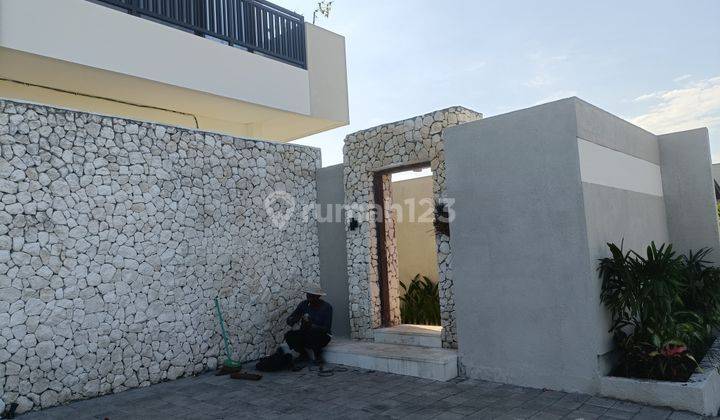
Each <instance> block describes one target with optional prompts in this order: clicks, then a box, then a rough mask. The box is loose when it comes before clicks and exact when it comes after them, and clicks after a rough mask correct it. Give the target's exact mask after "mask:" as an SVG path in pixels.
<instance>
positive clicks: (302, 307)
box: [285, 286, 332, 363]
mask: <svg viewBox="0 0 720 420" xmlns="http://www.w3.org/2000/svg"><path fill="white" fill-rule="evenodd" d="M304 292H305V296H306V299H305V300H304V301H302V302H300V304H299V305H298V306H297V308H295V310H294V311H293V313H292V314H290V316H289V317H288V318H287V324H288V325H289V326H293V325H295V324H297V323H298V322H300V329H298V330H292V331H288V332H287V333H286V334H285V341H286V342H287V344H288V346H289V347H290V348H291V349H293V350H294V351H296V352H298V353H299V354H300V356H299V357H298V358H297V361H307V360H310V356H309V355H308V352H307V351H308V350H312V352H313V355H314V356H315V361H316V362H318V363H321V362H322V357H321V355H322V349H323V348H324V347H325V346H327V345H328V343H329V342H330V339H331V338H332V335H331V332H330V328H331V326H332V305H330V304H329V303H327V302H325V301H324V300H322V297H323V296H325V294H326V293H325V292H324V291H323V290H322V289H321V288H319V287H314V286H311V287H308V288H306V289H305V290H304Z"/></svg>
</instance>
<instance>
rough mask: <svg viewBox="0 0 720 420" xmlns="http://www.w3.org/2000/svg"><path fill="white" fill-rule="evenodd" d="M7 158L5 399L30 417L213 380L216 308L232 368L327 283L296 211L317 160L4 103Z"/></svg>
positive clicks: (0, 388)
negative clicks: (154, 387) (181, 381)
mask: <svg viewBox="0 0 720 420" xmlns="http://www.w3.org/2000/svg"><path fill="white" fill-rule="evenodd" d="M0 151H1V153H0V398H2V399H3V400H4V401H5V402H6V403H9V402H14V401H17V402H18V403H19V404H20V411H25V410H28V409H31V408H33V407H49V406H52V405H56V404H58V403H62V402H65V401H69V400H73V399H81V398H87V397H92V396H96V395H99V394H105V393H110V392H118V391H122V390H124V389H127V388H134V387H140V386H147V385H150V384H152V383H156V382H160V381H164V380H169V379H175V378H177V377H180V376H184V375H190V374H193V373H197V372H200V371H203V370H205V369H208V368H214V367H215V366H216V364H217V363H218V360H219V359H221V358H224V357H225V356H224V352H223V351H222V350H220V335H219V329H218V324H217V322H216V319H215V314H214V306H213V298H215V297H216V296H219V297H220V303H221V305H222V307H223V309H224V315H225V317H226V323H227V324H228V330H229V333H230V338H231V341H232V343H233V347H234V350H235V356H236V357H237V358H240V359H244V360H251V359H256V358H258V357H260V356H263V355H265V354H267V353H268V352H269V351H271V350H273V349H274V347H275V346H276V344H277V343H278V342H279V341H280V339H281V338H282V331H283V328H284V323H283V322H282V321H283V320H284V318H285V316H286V314H287V310H288V309H289V308H292V307H294V305H295V304H296V303H297V301H298V299H299V298H300V295H301V294H300V293H299V292H300V289H301V288H302V287H303V286H304V285H306V284H308V283H318V282H319V272H318V271H319V266H318V237H317V225H316V223H315V222H314V221H312V220H310V221H308V220H305V218H304V217H303V214H302V212H300V211H297V210H298V209H300V208H302V207H303V206H307V205H314V204H315V200H316V184H315V174H316V170H317V168H318V166H319V161H320V156H319V151H318V150H317V149H313V148H308V147H303V146H297V145H291V144H277V143H269V142H262V141H253V140H245V139H238V138H232V137H228V136H222V135H219V134H213V133H204V132H199V131H193V130H187V129H180V128H176V127H167V126H162V125H156V124H152V123H145V122H137V121H130V120H126V119H120V118H111V117H105V116H99V115H92V114H87V113H81V112H75V111H69V110H63V109H55V108H50V107H46V106H41V105H32V104H25V103H18V102H13V101H9V100H0ZM267 208H271V209H272V210H271V211H267ZM283 216H286V217H283ZM278 220H279V222H278Z"/></svg>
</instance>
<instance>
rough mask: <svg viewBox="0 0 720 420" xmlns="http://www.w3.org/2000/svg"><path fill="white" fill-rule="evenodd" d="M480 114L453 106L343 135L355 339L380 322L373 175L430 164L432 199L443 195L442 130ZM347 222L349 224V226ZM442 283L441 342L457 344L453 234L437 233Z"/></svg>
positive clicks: (369, 334)
mask: <svg viewBox="0 0 720 420" xmlns="http://www.w3.org/2000/svg"><path fill="white" fill-rule="evenodd" d="M480 118H482V114H480V113H478V112H475V111H472V110H469V109H467V108H463V107H451V108H446V109H442V110H439V111H435V112H432V113H429V114H425V115H420V116H417V117H414V118H409V119H407V120H403V121H398V122H394V123H389V124H384V125H380V126H377V127H373V128H369V129H367V130H362V131H358V132H356V133H353V134H349V135H348V136H347V137H345V147H344V165H345V168H344V184H345V204H346V205H347V206H348V208H349V209H350V210H349V211H348V212H347V217H348V218H355V219H356V220H357V221H358V222H359V225H358V227H357V228H356V229H355V230H349V229H348V232H347V258H348V266H347V270H348V285H349V296H350V331H351V336H352V337H353V338H355V339H371V338H372V330H373V329H374V328H377V327H379V326H380V325H381V312H380V290H379V276H378V261H377V239H376V229H375V223H374V222H375V219H374V217H375V215H374V211H372V210H371V209H373V208H374V206H375V199H374V197H373V191H374V190H373V177H374V174H375V173H376V172H378V171H382V170H386V169H388V168H393V167H401V166H406V165H412V164H416V163H422V162H429V163H430V166H431V169H432V172H433V197H434V199H435V200H436V201H437V200H440V199H442V198H445V196H444V193H445V159H444V151H443V140H442V137H441V133H442V130H443V129H444V128H446V127H450V126H453V125H457V124H462V123H465V122H469V121H475V120H478V119H480ZM347 225H348V224H346V226H347ZM435 242H436V246H437V254H438V272H439V283H440V312H441V319H442V326H443V346H444V347H450V348H454V347H457V340H456V329H455V314H454V306H455V304H454V299H453V294H452V283H453V277H452V268H451V266H450V260H451V258H450V256H451V252H450V238H449V237H448V236H446V235H444V234H436V235H435Z"/></svg>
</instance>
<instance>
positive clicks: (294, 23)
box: [90, 0, 307, 68]
mask: <svg viewBox="0 0 720 420" xmlns="http://www.w3.org/2000/svg"><path fill="white" fill-rule="evenodd" d="M90 1H93V2H94V3H101V4H108V5H111V6H114V7H116V8H119V9H122V10H125V11H127V12H128V13H130V14H133V15H136V16H140V17H144V18H147V19H151V20H155V21H160V22H162V23H165V24H168V25H170V26H175V27H178V28H181V29H184V30H187V31H191V32H194V33H195V34H197V35H200V36H204V37H208V38H214V39H217V40H220V41H223V42H226V43H227V44H228V45H232V46H240V47H243V48H245V49H247V50H248V51H250V52H257V53H261V54H264V55H267V56H270V57H273V58H275V59H277V60H280V61H284V62H286V63H289V64H292V65H295V66H298V67H302V68H307V62H306V58H305V57H306V55H305V52H306V51H305V23H304V19H303V17H302V15H299V14H297V13H294V12H291V11H290V10H287V9H284V8H282V7H279V6H276V5H274V4H272V3H269V2H267V1H264V0H90Z"/></svg>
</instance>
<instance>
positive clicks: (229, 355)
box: [215, 298, 232, 359]
mask: <svg viewBox="0 0 720 420" xmlns="http://www.w3.org/2000/svg"><path fill="white" fill-rule="evenodd" d="M215 311H216V312H217V316H218V320H219V321H220V330H221V331H222V336H223V341H224V342H225V356H226V357H227V358H228V359H232V353H231V352H230V340H229V339H228V335H227V331H225V321H223V316H222V312H221V311H220V302H219V301H218V298H215Z"/></svg>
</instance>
